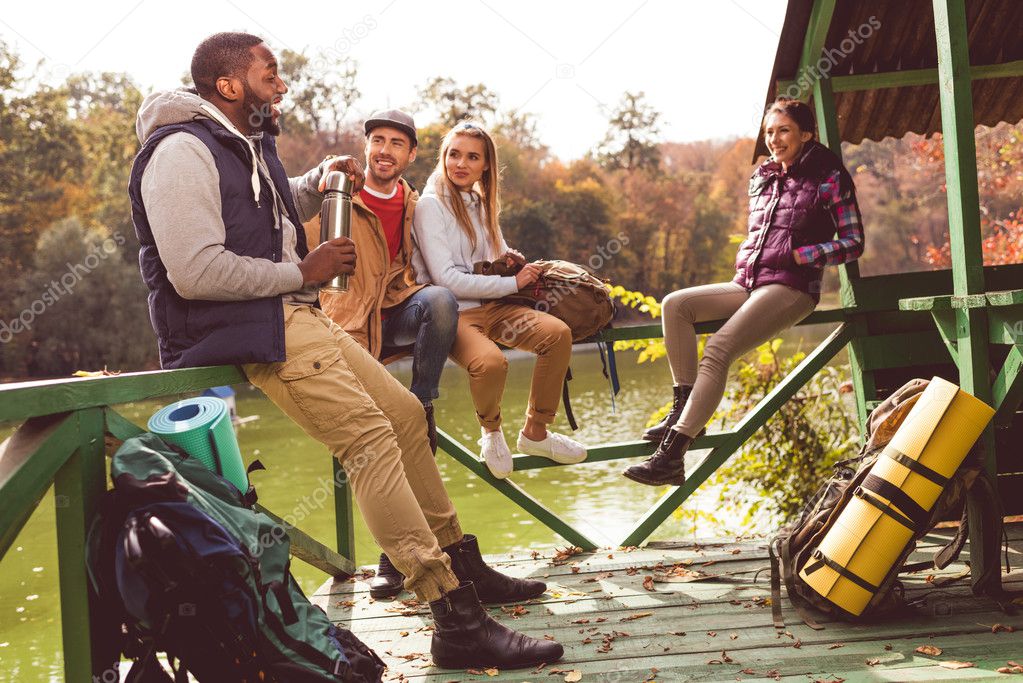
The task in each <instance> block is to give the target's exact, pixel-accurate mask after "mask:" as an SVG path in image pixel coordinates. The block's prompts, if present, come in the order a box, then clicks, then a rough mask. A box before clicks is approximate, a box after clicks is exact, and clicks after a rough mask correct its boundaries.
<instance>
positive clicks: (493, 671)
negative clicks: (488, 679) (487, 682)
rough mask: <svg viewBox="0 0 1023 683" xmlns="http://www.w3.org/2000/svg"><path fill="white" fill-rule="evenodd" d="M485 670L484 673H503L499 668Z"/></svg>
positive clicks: (490, 674) (489, 674)
mask: <svg viewBox="0 0 1023 683" xmlns="http://www.w3.org/2000/svg"><path fill="white" fill-rule="evenodd" d="M483 671H484V673H486V674H487V675H488V676H496V675H498V674H499V673H501V672H500V671H498V670H497V669H484V670H483Z"/></svg>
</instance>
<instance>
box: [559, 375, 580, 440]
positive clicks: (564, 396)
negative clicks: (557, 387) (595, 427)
mask: <svg viewBox="0 0 1023 683" xmlns="http://www.w3.org/2000/svg"><path fill="white" fill-rule="evenodd" d="M571 379H572V368H569V369H568V372H566V373H565V380H564V381H563V382H562V383H561V403H562V404H563V405H564V406H565V419H567V420H568V426H569V427H571V428H572V431H573V432H574V431H575V430H577V429H579V425H578V424H576V422H575V415H574V414H573V413H572V401H570V400H569V397H568V382H569V380H571Z"/></svg>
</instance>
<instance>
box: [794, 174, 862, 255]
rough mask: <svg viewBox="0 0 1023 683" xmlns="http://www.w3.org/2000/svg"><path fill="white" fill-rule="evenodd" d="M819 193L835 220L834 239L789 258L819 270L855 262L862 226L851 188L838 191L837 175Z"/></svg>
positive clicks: (799, 250)
mask: <svg viewBox="0 0 1023 683" xmlns="http://www.w3.org/2000/svg"><path fill="white" fill-rule="evenodd" d="M821 189H822V190H824V191H825V193H826V198H827V201H828V204H829V205H830V209H831V215H832V217H833V218H834V219H835V226H836V229H837V230H838V239H836V240H832V241H830V242H821V243H820V244H808V245H806V246H805V247H799V248H798V249H796V251H795V254H794V255H793V257H794V258H795V261H796V263H798V264H800V265H815V266H821V267H823V266H837V265H839V264H842V263H849V262H850V261H855V260H856V259H858V258H859V257H860V255H862V254H863V223H862V221H861V219H860V207H859V206H858V205H857V203H856V197H855V196H854V195H853V192H852V189H851V188H843V187H842V181H841V177H840V174H839V173H838V172H837V171H836V172H835V173H834V174H832V175H831V176H829V177H828V179H827V180H825V181H824V182H823V183H822V184H821Z"/></svg>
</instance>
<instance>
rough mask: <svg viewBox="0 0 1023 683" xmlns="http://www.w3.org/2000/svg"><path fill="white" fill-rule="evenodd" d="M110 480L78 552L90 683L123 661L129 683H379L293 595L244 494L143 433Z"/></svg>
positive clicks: (266, 528) (347, 637)
mask: <svg viewBox="0 0 1023 683" xmlns="http://www.w3.org/2000/svg"><path fill="white" fill-rule="evenodd" d="M110 476H111V479H112V480H113V482H114V488H113V489H111V490H110V491H107V492H106V493H105V494H104V498H103V499H102V501H101V504H100V513H99V515H98V516H97V518H96V519H95V520H94V522H93V524H92V527H91V529H90V533H89V539H88V548H87V563H88V570H89V578H90V593H91V595H90V598H91V599H92V600H94V602H93V604H95V605H98V606H100V607H99V608H98V609H94V610H92V612H93V615H92V618H93V622H94V623H93V633H94V637H95V638H96V639H97V649H98V652H99V654H98V656H96V657H95V658H94V662H95V665H96V669H97V671H94V673H95V674H97V675H99V676H100V680H104V681H106V680H111V679H110V678H109V672H111V671H113V672H117V671H118V662H119V661H120V658H121V655H122V653H123V654H124V655H125V656H127V657H128V658H129V659H132V660H134V663H133V665H132V667H131V671H129V673H128V675H127V678H126V679H125V680H126V681H127V682H128V683H151V682H153V683H156V682H160V683H169V682H170V681H172V680H173V681H174V682H175V683H178V682H184V681H187V680H188V674H191V675H192V676H193V677H194V678H195V679H196V680H198V681H200V683H243V682H244V683H250V682H252V683H255V682H256V681H267V682H273V681H276V682H277V683H329V682H332V681H333V682H338V681H345V682H351V683H364V682H369V681H373V682H376V681H380V680H382V674H383V670H384V664H383V662H382V661H381V660H380V658H379V657H377V655H376V654H375V653H374V652H373V651H372V650H370V649H369V648H368V647H366V645H365V644H363V643H362V642H361V641H359V639H358V638H356V637H355V636H354V635H353V634H352V633H351V632H350V631H348V630H346V629H342V628H339V627H337V626H335V625H334V624H332V623H331V622H330V620H329V619H328V617H327V615H326V613H325V612H324V611H323V610H322V609H321V608H319V607H318V606H315V605H313V604H312V603H310V602H309V600H308V598H306V596H305V595H304V594H303V593H302V590H301V589H300V588H299V586H298V584H297V583H296V581H295V579H294V577H293V576H292V575H291V573H290V571H289V567H290V559H289V548H290V542H289V539H288V535H287V532H286V530H285V529H284V528H283V527H281V526H279V525H277V524H276V523H275V522H274V521H273V520H272V519H270V517H268V516H267V515H265V514H263V513H261V512H257V511H256V510H254V509H252V504H253V502H254V501H253V500H251V499H252V498H254V496H252V495H250V496H249V499H248V500H247V499H246V498H244V497H243V496H242V495H241V494H240V493H239V492H238V490H237V489H236V488H235V487H234V486H233V485H231V484H230V483H229V482H228V481H227V480H226V479H224V478H222V477H221V476H219V475H217V474H216V473H214V472H212V471H210V470H209V469H207V468H206V467H205V466H204V465H203V464H202V463H201V462H200V461H199V460H197V459H196V458H193V457H190V456H189V455H187V454H186V453H185V452H184V451H182V450H180V449H179V448H178V447H176V446H173V445H170V444H167V443H166V442H164V441H163V440H161V439H160V438H159V437H158V436H156V435H154V434H149V433H146V434H142V435H140V436H137V437H134V438H131V439H128V440H127V441H125V442H124V444H123V445H122V446H121V448H119V449H118V451H117V453H116V454H115V455H114V457H113V460H112V462H111V466H110ZM158 651H159V652H164V653H166V655H167V660H168V662H169V664H170V666H171V669H172V671H173V673H174V678H173V679H172V678H171V677H170V675H169V674H168V673H166V671H165V669H164V668H163V667H162V666H161V664H160V663H159V661H158V660H157V658H156V653H157V652H158ZM113 680H119V677H118V678H115V679H113Z"/></svg>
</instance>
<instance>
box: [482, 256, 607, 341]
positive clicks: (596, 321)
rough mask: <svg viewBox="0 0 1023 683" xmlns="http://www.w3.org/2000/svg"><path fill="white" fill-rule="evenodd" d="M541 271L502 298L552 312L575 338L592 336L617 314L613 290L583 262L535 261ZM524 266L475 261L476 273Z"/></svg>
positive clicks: (496, 272)
mask: <svg viewBox="0 0 1023 683" xmlns="http://www.w3.org/2000/svg"><path fill="white" fill-rule="evenodd" d="M534 264H535V265H537V266H540V270H541V275H540V277H539V279H537V281H536V282H534V283H533V284H531V285H527V286H526V287H524V288H523V289H520V290H519V291H517V292H515V293H514V294H511V295H509V296H506V297H504V298H502V299H501V301H504V302H507V303H514V304H519V305H521V306H528V307H529V308H532V309H535V310H537V311H543V312H544V313H550V314H551V315H553V316H554V317H555V318H557V319H559V320H561V321H562V322H564V323H565V324H566V325H568V327H569V328H570V329H571V330H572V341H576V342H577V341H582V340H583V339H589V338H590V337H592V336H593V335H595V334H596V333H597V332H599V331H600V330H602V329H603V328H605V327H607V325H608V324H609V323H610V322H611V319H612V318H613V317H614V314H615V306H614V302H613V301H612V300H611V291H610V288H609V287H608V285H607V284H606V283H605V282H603V281H602V280H600V279H598V278H597V277H595V276H593V275H592V274H590V272H589V271H588V270H586V269H585V268H583V267H582V266H579V265H576V264H574V263H570V262H568V261H535V262H534ZM521 269H522V266H521V265H519V264H515V265H513V266H507V265H505V263H503V262H501V261H497V262H490V261H480V262H479V263H476V264H474V265H473V272H474V273H476V274H477V275H502V276H512V275H515V274H516V273H518V272H519V271H520V270H521Z"/></svg>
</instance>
